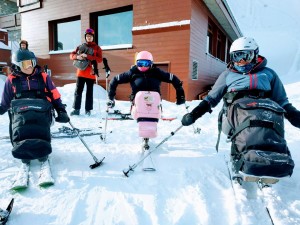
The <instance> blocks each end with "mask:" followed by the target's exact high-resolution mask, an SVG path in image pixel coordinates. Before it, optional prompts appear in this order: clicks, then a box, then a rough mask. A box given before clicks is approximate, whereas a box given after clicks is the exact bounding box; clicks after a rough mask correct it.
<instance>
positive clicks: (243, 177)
mask: <svg viewBox="0 0 300 225" xmlns="http://www.w3.org/2000/svg"><path fill="white" fill-rule="evenodd" d="M224 157H225V156H224ZM225 163H226V166H227V170H228V175H229V179H230V182H231V188H232V190H233V194H234V197H235V199H236V200H237V194H236V193H237V191H236V188H237V187H236V186H235V185H238V186H240V187H242V186H243V183H244V182H252V183H253V182H254V183H256V184H257V187H258V189H259V190H260V191H261V193H262V196H260V200H261V202H262V203H263V206H262V207H263V208H265V210H266V213H267V216H268V218H269V219H270V222H271V224H272V225H274V220H273V218H272V215H271V213H270V210H269V207H268V204H267V203H266V201H265V195H264V192H263V188H265V187H271V185H272V184H274V183H277V182H278V181H279V180H278V179H277V178H276V179H274V178H273V177H257V176H250V175H248V174H244V173H243V172H241V171H239V173H234V174H233V171H232V165H231V163H229V162H228V160H226V158H225ZM266 182H267V183H266Z"/></svg>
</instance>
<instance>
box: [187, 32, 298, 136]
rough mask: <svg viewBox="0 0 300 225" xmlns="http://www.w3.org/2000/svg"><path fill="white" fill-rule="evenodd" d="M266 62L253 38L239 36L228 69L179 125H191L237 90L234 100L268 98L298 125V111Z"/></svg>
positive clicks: (231, 52)
mask: <svg viewBox="0 0 300 225" xmlns="http://www.w3.org/2000/svg"><path fill="white" fill-rule="evenodd" d="M266 65H267V59H266V58H265V57H263V56H261V55H259V47H258V45H257V43H256V41H255V40H254V39H253V38H250V37H241V38H238V39H237V40H235V41H234V42H233V43H232V45H231V47H230V62H229V64H228V68H227V69H226V70H225V71H224V72H223V73H221V75H220V76H219V77H218V79H217V81H216V83H215V84H214V86H213V88H212V90H211V91H210V92H209V93H208V95H207V96H206V97H205V98H204V100H203V101H201V102H200V104H199V105H198V106H197V107H195V108H194V109H193V110H192V111H191V112H190V113H187V114H185V115H184V116H183V118H182V121H181V122H182V125H184V126H189V125H191V124H193V123H194V122H195V121H196V120H197V119H198V118H200V117H201V116H203V115H204V114H205V113H207V112H211V108H213V107H215V106H216V105H217V104H218V103H219V102H220V101H221V99H222V98H223V97H226V96H229V94H233V93H236V95H235V96H236V99H238V98H243V97H247V96H255V97H256V98H269V99H270V100H272V101H274V102H276V103H278V105H279V106H280V107H282V108H283V109H284V110H285V111H286V112H285V117H286V118H287V119H288V120H289V122H290V123H291V124H292V125H293V126H295V127H298V128H300V111H298V110H297V109H296V108H295V107H294V106H293V105H292V104H291V103H290V102H289V101H288V97H287V95H286V92H285V89H284V86H283V84H282V82H281V80H280V79H279V77H278V75H277V74H276V72H275V71H274V70H272V69H270V68H268V67H266ZM236 99H234V101H236ZM254 99H255V98H254ZM223 124H224V121H223ZM224 130H226V128H224V129H223V127H222V131H223V132H224V133H225V134H226V132H225V131H224ZM227 131H229V129H228V127H227ZM227 135H228V133H227ZM229 135H230V134H229Z"/></svg>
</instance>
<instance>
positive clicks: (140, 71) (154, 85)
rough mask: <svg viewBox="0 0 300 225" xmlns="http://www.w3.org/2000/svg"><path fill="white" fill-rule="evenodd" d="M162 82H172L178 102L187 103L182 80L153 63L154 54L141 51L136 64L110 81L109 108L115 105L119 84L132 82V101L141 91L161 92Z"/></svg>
mask: <svg viewBox="0 0 300 225" xmlns="http://www.w3.org/2000/svg"><path fill="white" fill-rule="evenodd" d="M161 82H167V83H172V85H173V87H174V88H175V90H176V99H177V101H176V104H177V105H181V104H184V103H185V95H184V90H183V88H182V82H181V81H180V80H179V79H178V78H177V76H175V75H174V74H172V73H168V72H165V71H163V70H161V69H159V68H157V67H156V66H155V65H154V64H153V56H152V54H151V53H150V52H148V51H141V52H139V53H138V54H137V56H136V64H135V65H134V66H133V67H132V68H131V69H130V70H128V71H127V72H124V73H121V74H119V75H117V76H115V77H114V78H113V79H112V80H111V81H110V83H109V92H108V96H109V101H108V102H107V106H108V108H113V107H114V106H115V100H114V98H115V95H116V90H117V86H118V85H119V84H125V83H130V86H131V89H132V93H131V95H130V101H132V102H133V100H134V97H135V95H136V93H137V92H139V91H154V92H158V93H160V84H161Z"/></svg>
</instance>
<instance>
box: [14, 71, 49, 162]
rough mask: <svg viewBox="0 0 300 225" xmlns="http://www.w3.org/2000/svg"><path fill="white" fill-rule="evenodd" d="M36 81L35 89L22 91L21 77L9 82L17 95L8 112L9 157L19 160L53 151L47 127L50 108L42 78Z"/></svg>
mask: <svg viewBox="0 0 300 225" xmlns="http://www.w3.org/2000/svg"><path fill="white" fill-rule="evenodd" d="M38 82H39V85H38V86H39V88H38V90H33V91H22V87H21V81H20V78H19V77H16V78H13V79H12V85H13V87H15V89H16V92H15V97H14V99H13V100H12V101H11V108H10V110H9V116H10V126H9V128H10V138H11V142H12V145H13V149H12V155H13V156H14V157H15V158H18V159H29V160H32V159H39V158H42V157H45V156H47V155H49V154H50V153H51V152H52V148H51V133H50V126H51V123H52V119H53V108H52V104H51V103H50V102H49V101H48V100H47V99H46V94H45V86H46V85H45V83H44V81H43V78H42V75H40V76H39V78H38Z"/></svg>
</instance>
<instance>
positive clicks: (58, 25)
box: [49, 16, 81, 51]
mask: <svg viewBox="0 0 300 225" xmlns="http://www.w3.org/2000/svg"><path fill="white" fill-rule="evenodd" d="M49 27H50V34H52V35H51V36H52V37H53V38H52V39H51V38H50V49H51V50H54V51H63V50H68V51H71V50H74V49H75V48H76V47H77V46H78V45H80V43H81V21H80V17H79V16H77V17H72V18H68V19H62V20H57V21H50V22H49Z"/></svg>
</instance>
